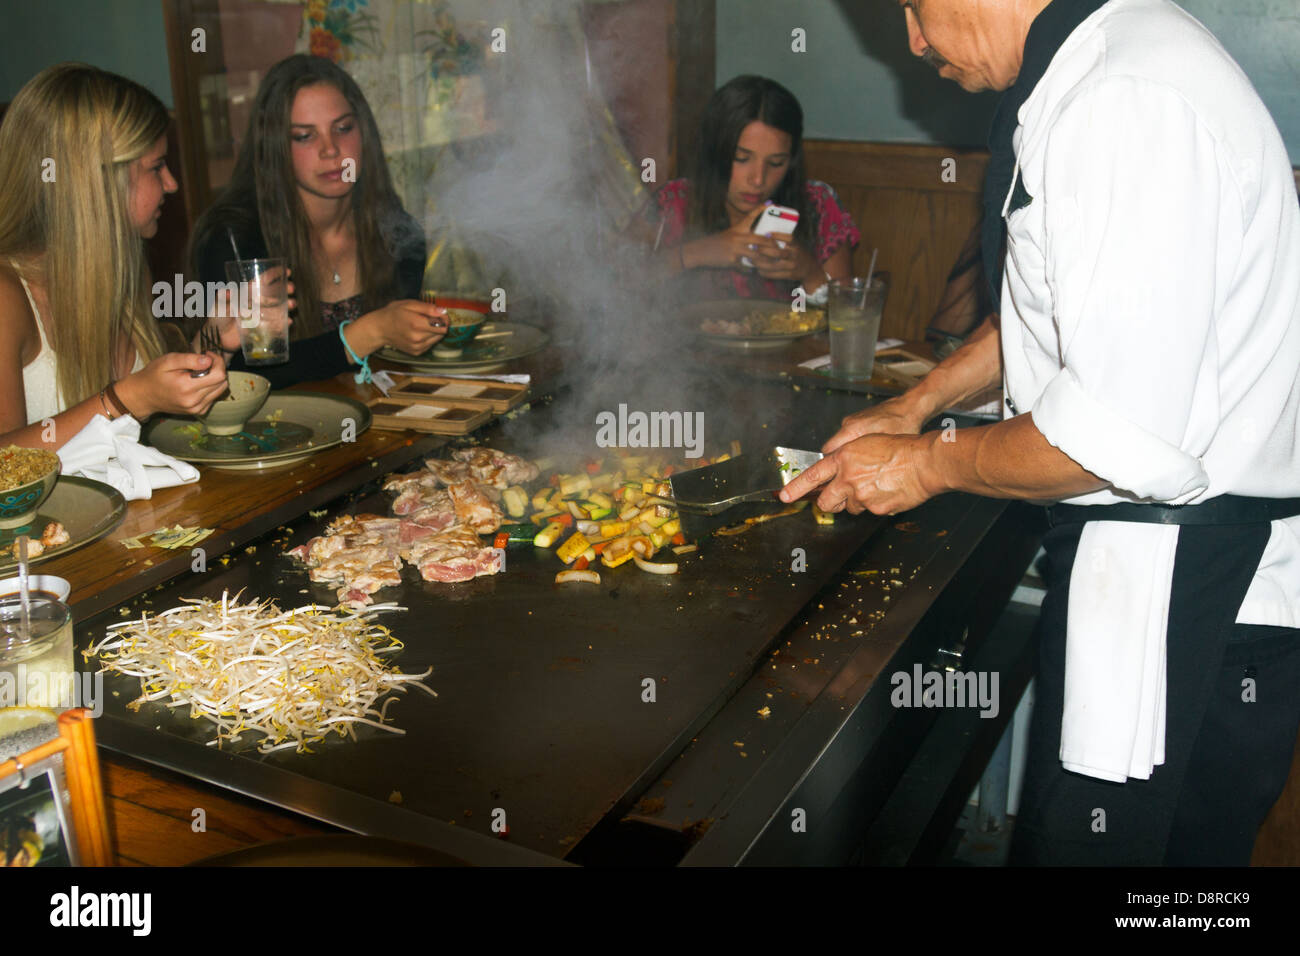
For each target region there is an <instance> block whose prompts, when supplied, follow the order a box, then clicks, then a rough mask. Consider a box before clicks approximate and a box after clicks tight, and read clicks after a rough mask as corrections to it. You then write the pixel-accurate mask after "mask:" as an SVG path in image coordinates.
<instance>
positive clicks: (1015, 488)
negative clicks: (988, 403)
mask: <svg viewBox="0 0 1300 956" xmlns="http://www.w3.org/2000/svg"><path fill="white" fill-rule="evenodd" d="M921 437H922V438H923V439H924V440H925V441H926V445H925V455H924V458H923V462H922V464H921V471H922V476H921V479H922V483H923V484H924V485H925V486H926V488H927V490H929V491H930V493H931V494H932V495H933V494H939V493H941V492H945V491H966V492H970V493H971V494H977V495H984V496H985V497H988V498H1022V499H1027V500H1030V501H1056V500H1060V499H1062V498H1072V497H1074V496H1075V495H1082V494H1086V493H1087V492H1090V491H1097V490H1098V489H1100V488H1105V487H1107V486H1108V484H1109V482H1106V481H1103V480H1102V479H1101V478H1098V477H1097V476H1096V475H1094V474H1093V473H1092V472H1090V471H1086V470H1084V469H1083V468H1082V467H1080V465H1079V464H1078V463H1077V462H1076V461H1075V460H1074V459H1073V458H1071V457H1070V456H1069V455H1067V454H1065V452H1063V451H1061V450H1060V449H1058V448H1056V447H1055V446H1053V445H1052V444H1051V443H1050V442H1048V440H1047V439H1046V438H1045V437H1044V436H1043V433H1042V432H1040V431H1039V430H1038V428H1037V427H1035V425H1034V422H1033V418H1032V417H1031V416H1030V415H1028V414H1026V415H1017V416H1016V417H1015V418H1011V419H1008V420H1007V421H1004V422H998V423H997V424H995V425H984V426H981V427H979V428H962V429H958V430H957V431H955V432H946V433H945V432H931V433H929V434H927V435H924V436H921ZM945 437H946V438H947V440H945Z"/></svg>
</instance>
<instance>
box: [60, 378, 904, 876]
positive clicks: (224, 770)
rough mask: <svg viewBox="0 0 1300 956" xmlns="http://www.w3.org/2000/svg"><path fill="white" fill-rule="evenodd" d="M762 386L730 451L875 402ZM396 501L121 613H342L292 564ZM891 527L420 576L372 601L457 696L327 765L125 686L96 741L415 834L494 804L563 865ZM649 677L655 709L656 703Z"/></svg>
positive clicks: (371, 506) (281, 800)
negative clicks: (193, 603) (266, 746)
mask: <svg viewBox="0 0 1300 956" xmlns="http://www.w3.org/2000/svg"><path fill="white" fill-rule="evenodd" d="M750 388H751V389H753V391H754V392H755V393H757V394H760V395H761V396H762V397H763V398H764V399H765V400H766V403H767V407H768V410H767V412H766V413H762V414H756V413H755V412H754V411H753V410H752V409H751V411H750V412H749V415H748V416H747V417H748V421H746V422H745V423H743V424H742V425H741V426H738V428H739V430H738V431H736V432H731V433H720V431H719V429H718V428H714V430H713V433H712V436H711V440H712V441H716V442H725V441H727V440H729V439H731V438H733V437H734V438H740V439H741V440H742V442H743V443H744V445H745V447H746V448H755V449H757V448H761V447H767V446H771V445H774V444H778V443H783V444H788V445H793V446H795V447H810V448H815V447H818V446H819V445H820V443H821V441H823V440H824V439H825V438H826V437H827V436H828V435H829V434H830V433H831V432H832V431H833V430H834V428H835V426H836V424H837V423H838V422H839V420H840V418H841V417H842V416H843V415H844V414H847V413H848V412H849V411H851V410H853V409H855V408H856V407H860V403H861V398H860V397H857V396H845V395H842V394H831V393H828V392H825V391H823V390H815V391H809V390H805V391H803V392H802V393H796V392H794V391H792V390H791V389H789V388H788V387H776V386H770V387H769V386H761V387H755V386H752V385H751V386H750ZM753 407H755V408H756V407H758V403H757V402H756V403H754V406H753ZM554 411H555V406H552V407H550V408H546V409H541V410H534V411H532V412H530V413H528V414H526V415H523V416H520V417H519V418H518V419H516V420H515V421H513V422H511V423H508V424H507V425H505V426H504V427H498V428H495V429H492V430H489V431H487V432H486V433H485V434H484V435H483V436H482V440H483V442H484V443H486V444H489V445H493V446H495V447H500V448H503V449H505V450H511V451H519V452H521V453H524V454H530V453H532V454H537V453H538V452H539V449H542V450H544V449H545V448H546V447H547V445H546V442H545V441H543V440H542V439H540V438H538V437H536V436H543V435H547V434H550V433H553V428H552V425H553V423H552V422H551V420H550V419H551V416H552V415H553V414H554ZM760 417H761V418H763V419H764V420H763V421H762V422H760V421H757V420H756V418H760ZM810 423H816V424H815V425H814V424H810ZM764 426H766V427H764ZM724 447H725V446H724ZM543 453H544V451H543ZM443 457H445V453H444V454H443ZM563 467H564V466H563V465H562V466H561V468H563ZM376 477H377V478H381V477H382V476H376ZM391 501H392V497H391V495H388V494H384V493H382V492H380V491H378V485H377V483H372V484H370V485H368V486H366V487H364V488H363V489H362V490H361V492H359V493H357V494H356V495H353V496H350V497H348V498H345V499H342V500H340V501H338V502H335V503H334V505H332V506H331V507H330V508H329V510H328V513H327V514H326V515H324V516H323V517H320V518H318V519H313V518H310V517H304V518H302V519H299V520H298V521H296V522H294V523H292V524H290V525H288V526H287V530H286V531H280V532H273V533H271V534H269V535H267V536H266V537H264V538H263V539H261V540H260V541H259V542H258V543H257V545H256V547H255V549H248V550H245V549H241V550H240V551H238V552H235V553H234V554H233V555H232V556H231V559H230V561H229V564H228V565H223V564H222V563H221V562H220V560H218V559H217V558H216V557H215V556H213V557H210V558H209V564H208V571H207V572H206V573H201V574H193V575H190V576H186V577H182V578H180V579H178V580H175V581H173V582H170V583H169V584H167V585H164V586H162V587H160V588H158V589H155V590H154V591H152V592H148V593H146V594H145V595H143V596H141V597H140V598H137V599H136V600H134V601H133V602H131V603H130V604H128V605H125V606H124V608H125V610H126V611H129V613H130V614H132V615H135V616H138V615H139V614H140V613H141V611H142V610H148V611H161V610H165V609H166V608H169V607H173V606H175V605H177V604H179V603H181V599H182V598H198V597H212V598H216V599H220V596H221V594H222V592H223V590H224V591H229V592H230V593H231V594H232V595H233V594H235V593H236V592H239V591H243V592H244V598H245V599H249V598H260V599H272V600H274V601H275V602H276V603H277V604H279V605H280V607H282V608H288V607H294V606H299V605H302V604H305V603H308V602H310V601H316V602H317V603H320V604H325V605H332V604H333V603H334V594H333V589H332V588H330V587H326V586H321V585H312V584H311V583H310V582H309V581H308V579H307V574H306V571H305V570H304V569H302V568H301V567H300V566H298V565H297V564H296V563H295V562H293V561H292V560H291V559H289V558H288V557H285V556H284V555H283V552H284V551H286V550H288V549H289V548H291V547H294V546H296V545H299V544H302V543H304V542H306V541H307V540H309V539H310V538H311V537H313V536H315V535H317V534H319V533H320V532H321V530H322V529H323V528H324V526H325V524H327V523H328V522H329V521H330V520H331V519H333V518H335V517H337V516H338V515H340V514H344V513H362V512H373V513H377V514H387V513H389V505H390V503H391ZM763 510H767V511H771V510H775V509H774V508H771V507H768V508H764V507H758V508H754V507H745V508H737V509H734V510H732V511H730V512H727V513H726V515H724V516H721V518H722V520H724V521H725V522H726V523H730V524H734V523H736V522H738V521H740V520H742V519H743V517H744V516H745V515H747V514H754V513H756V511H763ZM880 524H881V522H880V521H879V519H873V518H872V517H871V516H864V517H862V518H851V517H848V516H842V517H841V518H840V519H839V520H838V521H837V522H836V523H835V524H834V525H833V526H818V525H817V524H816V523H815V522H814V521H813V518H812V515H811V514H810V513H809V511H807V510H805V511H804V512H802V513H800V514H797V515H792V516H789V517H782V518H779V519H776V520H774V521H771V522H767V523H764V524H761V525H758V526H756V527H754V528H752V529H751V530H749V531H748V532H747V533H745V534H741V535H738V536H735V537H729V538H718V537H709V538H706V539H705V540H702V541H701V542H700V544H701V547H700V550H699V552H697V553H695V554H690V555H685V556H683V558H682V560H681V570H680V573H679V574H677V575H675V576H671V577H663V576H658V575H652V574H646V573H643V572H641V571H639V570H638V569H637V568H636V567H635V566H634V565H632V564H631V563H629V564H627V565H624V566H622V567H620V568H617V569H613V570H611V569H608V568H604V567H602V566H599V565H597V568H598V569H599V570H600V572H601V577H602V582H601V584H600V585H599V586H591V585H567V586H566V585H556V584H555V583H554V576H555V573H556V571H557V570H560V569H562V567H563V565H562V564H561V563H560V562H559V560H558V559H557V558H556V556H555V554H554V551H553V549H551V550H541V549H536V548H533V547H532V546H531V545H527V544H524V545H515V544H512V545H511V546H510V548H509V550H508V560H507V567H506V572H505V573H504V574H501V575H495V576H492V577H485V578H478V579H476V580H473V581H470V582H466V583H461V584H454V585H445V584H434V583H427V582H424V581H421V580H420V579H419V577H418V575H417V574H416V572H415V570H414V569H412V568H409V567H408V568H404V570H403V585H402V586H401V587H397V588H387V589H384V590H382V591H380V592H378V593H377V594H376V595H375V600H376V601H377V602H385V601H395V602H397V603H399V604H401V605H403V606H404V607H406V608H408V610H406V611H403V612H395V613H386V614H383V615H381V616H380V617H379V618H378V620H379V621H380V622H381V623H384V624H386V625H387V626H388V627H390V628H391V629H392V631H393V633H394V634H395V636H397V637H398V638H399V639H400V640H402V641H403V642H404V643H405V645H406V646H405V649H404V650H403V651H402V652H401V653H400V654H397V655H392V656H391V657H390V658H389V660H390V661H391V663H392V664H393V666H395V667H396V668H398V669H400V670H402V671H404V672H406V673H420V672H422V671H424V670H425V669H426V668H428V667H432V668H433V673H432V675H431V676H430V677H429V678H427V680H426V682H427V683H428V685H429V686H430V687H432V688H433V689H434V690H436V691H437V692H438V695H439V696H438V698H437V699H432V698H430V697H428V696H427V695H424V694H420V693H419V692H408V693H406V694H405V695H403V696H402V698H401V699H400V700H399V701H398V702H397V703H395V704H393V705H392V706H391V707H390V708H389V712H388V716H389V723H390V724H392V725H394V726H397V727H400V728H402V729H403V730H405V731H406V733H405V735H404V736H396V735H390V734H386V733H383V732H381V731H377V730H373V729H370V728H364V727H362V728H359V730H358V736H359V738H360V739H359V740H357V741H351V740H347V739H345V738H341V737H333V736H331V737H330V738H329V739H328V740H327V741H326V742H324V743H321V744H319V745H315V746H314V748H313V749H314V751H315V752H313V753H310V754H297V753H295V752H293V751H292V750H288V751H282V752H278V753H274V754H271V755H268V756H260V755H258V754H257V753H256V749H255V748H256V743H257V740H256V739H250V740H248V741H247V742H246V743H245V742H241V743H239V744H236V745H235V747H234V748H233V749H232V748H230V747H227V748H226V749H224V750H218V749H217V748H216V747H215V746H207V744H208V742H209V741H210V740H212V739H213V736H214V733H213V729H212V727H211V726H210V725H209V724H208V723H207V722H206V721H202V720H194V719H191V717H190V716H189V714H188V710H187V709H185V708H181V709H178V710H172V709H169V708H167V707H165V706H163V705H162V704H160V703H151V704H146V705H144V706H143V707H141V709H140V710H139V711H138V712H132V711H129V710H127V708H126V705H127V704H128V703H129V702H130V701H132V700H134V699H135V698H136V697H137V696H138V694H139V690H138V682H137V681H135V680H133V679H132V680H128V679H125V678H121V677H114V676H110V677H107V678H106V680H105V689H106V691H107V694H106V697H107V703H106V708H105V716H104V719H103V720H101V721H100V722H99V728H100V729H99V730H98V733H99V736H100V739H101V741H102V742H104V743H105V744H107V745H109V746H111V747H114V748H116V749H121V750H125V751H128V752H131V753H135V754H137V755H139V756H142V757H144V758H145V759H148V760H152V761H154V762H156V763H160V764H163V765H165V766H168V767H171V768H173V769H177V770H180V771H182V772H186V773H190V774H192V775H195V776H198V777H200V778H202V779H205V780H210V781H213V782H216V783H221V784H223V785H225V786H230V787H232V788H234V789H237V790H240V791H242V792H245V793H249V794H252V795H254V796H258V797H261V798H263V799H267V800H269V801H271V802H274V803H277V804H279V805H282V806H286V807H289V808H292V809H296V810H299V811H300V812H304V813H307V814H309V815H312V816H316V817H319V818H322V819H326V820H329V821H331V822H335V823H338V824H339V825H341V826H345V827H348V828H351V829H359V830H363V831H366V832H377V833H382V834H383V835H388V836H393V837H397V838H403V839H408V840H412V841H414V842H426V843H435V842H441V837H440V836H439V833H440V832H441V831H440V827H441V825H442V824H454V825H455V827H456V828H457V829H458V830H459V829H462V828H465V829H468V830H470V831H477V832H478V833H480V834H484V835H488V836H497V835H499V834H496V833H494V832H493V829H492V823H493V820H494V811H500V810H503V811H504V813H505V823H506V824H507V825H508V827H509V832H508V837H509V842H510V844H512V845H513V846H516V847H522V848H527V849H531V850H534V851H537V852H539V853H540V854H544V855H546V856H549V857H563V856H564V854H566V853H567V852H568V850H569V849H570V848H571V847H572V846H574V845H575V844H576V843H577V841H579V840H580V839H582V837H583V836H584V835H586V834H587V833H588V832H589V831H590V830H591V829H592V828H593V827H594V826H595V825H596V824H597V823H598V822H600V821H601V820H602V819H603V818H606V816H607V815H609V814H610V813H611V811H615V810H617V811H620V812H622V811H623V810H625V809H626V808H627V806H628V805H629V803H630V802H631V801H633V800H635V799H636V798H637V796H638V795H639V793H640V791H641V789H643V788H644V786H645V785H646V783H648V782H649V781H650V780H652V779H654V777H656V776H657V775H658V774H659V773H661V772H662V770H663V769H664V768H665V767H666V766H667V764H668V763H669V762H670V761H671V760H673V759H674V758H675V757H676V756H677V755H678V754H679V753H680V752H681V751H682V750H683V749H684V748H685V747H686V746H687V744H688V743H689V741H690V739H691V737H692V736H693V735H694V734H696V733H697V732H698V731H699V730H700V729H701V728H702V727H703V726H704V725H705V724H706V723H707V722H708V720H709V719H710V718H711V717H712V715H713V714H714V713H716V712H717V711H718V710H719V709H720V708H721V707H722V706H723V704H724V703H725V702H726V701H727V699H728V698H729V697H730V696H731V695H732V694H734V693H735V691H736V689H737V688H738V687H740V686H741V685H742V684H743V683H744V682H745V681H746V680H747V679H748V678H749V677H750V675H751V674H752V673H753V671H754V669H755V668H756V667H757V666H758V664H759V663H760V662H761V661H762V659H763V657H764V652H765V651H767V650H768V649H769V648H770V647H771V646H772V645H773V643H774V641H775V640H776V638H777V635H778V634H780V632H781V630H782V628H783V627H784V626H785V625H786V624H787V623H788V622H790V621H791V620H792V619H793V618H794V617H795V615H796V614H797V613H798V612H799V611H800V609H801V608H802V607H803V606H804V605H805V604H806V603H807V602H808V601H809V599H810V598H811V597H812V596H813V595H815V594H816V593H817V592H818V590H819V589H821V588H822V587H823V586H824V585H825V584H826V583H827V582H828V581H829V580H830V579H831V578H832V577H833V576H834V575H835V574H836V572H837V571H838V569H839V568H840V567H841V566H842V565H843V564H844V563H845V562H846V561H847V560H848V559H849V558H850V557H851V556H852V554H853V553H854V552H855V551H856V550H857V549H858V548H859V547H860V546H861V545H862V544H863V542H864V541H866V540H867V538H868V537H870V536H871V534H872V533H873V532H874V531H875V530H876V529H877V528H878V527H880ZM796 548H801V549H803V550H804V552H805V553H806V562H807V564H806V566H807V570H805V571H792V570H791V564H792V553H793V552H794V549H796ZM124 616H125V615H124V614H123V613H121V612H120V611H111V612H105V613H104V614H101V615H99V616H97V617H95V618H92V619H90V620H89V621H87V622H84V623H83V624H82V625H80V626H79V627H78V646H79V649H83V650H84V649H85V647H86V646H87V645H88V643H89V642H90V641H92V640H99V639H100V638H101V637H102V636H103V633H104V627H105V626H106V625H107V624H109V623H112V622H116V621H120V620H122V619H123V617H124ZM647 679H650V680H652V681H653V689H654V696H655V699H654V702H646V701H644V700H643V694H644V693H645V691H644V687H645V684H644V682H645V681H646V680H647ZM253 736H254V737H256V735H253ZM399 795H400V796H399ZM495 815H496V817H498V818H499V816H500V814H499V813H496V814H495ZM432 821H438V822H439V825H438V826H434V827H431V826H430V823H431V822H432Z"/></svg>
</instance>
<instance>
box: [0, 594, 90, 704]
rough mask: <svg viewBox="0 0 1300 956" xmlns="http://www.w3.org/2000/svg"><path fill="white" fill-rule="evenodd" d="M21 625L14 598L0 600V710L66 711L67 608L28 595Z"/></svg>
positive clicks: (72, 672) (70, 677) (70, 671)
mask: <svg viewBox="0 0 1300 956" xmlns="http://www.w3.org/2000/svg"><path fill="white" fill-rule="evenodd" d="M28 612H29V613H28V626H27V628H26V629H24V627H23V619H22V602H21V599H20V598H13V597H9V598H4V599H3V600H0V712H3V708H5V707H49V708H52V709H55V710H66V709H67V708H69V707H71V706H73V704H74V703H75V701H74V699H73V690H74V687H73V683H72V682H73V681H74V680H75V677H76V666H75V661H74V658H73V648H72V612H71V611H70V610H68V606H67V605H66V604H64V603H63V602H62V601H54V600H50V599H48V598H43V597H36V596H34V595H33V596H31V597H30V599H29V601H28Z"/></svg>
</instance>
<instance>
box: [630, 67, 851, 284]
mask: <svg viewBox="0 0 1300 956" xmlns="http://www.w3.org/2000/svg"><path fill="white" fill-rule="evenodd" d="M699 144H700V145H699V149H698V150H697V152H696V156H695V161H694V166H693V170H694V171H693V174H692V176H691V177H690V178H689V179H676V180H673V181H672V182H669V183H667V184H665V185H664V186H663V187H662V188H661V189H660V190H659V191H658V192H657V193H656V194H655V197H654V200H653V201H652V202H651V203H649V204H648V206H647V211H646V217H645V219H644V221H643V222H642V223H641V225H640V227H639V230H638V231H639V232H640V233H641V234H642V235H644V236H647V237H650V236H654V237H657V249H658V251H657V253H656V257H657V259H658V261H659V263H660V264H661V265H663V266H664V267H665V268H667V269H668V270H670V271H674V272H681V273H685V274H686V275H685V280H686V282H687V284H688V287H689V288H690V290H691V291H692V293H693V294H694V297H696V298H701V299H717V298H730V297H743V298H772V299H782V298H789V296H790V293H791V292H792V290H793V289H794V288H795V287H796V286H803V287H804V289H805V290H806V291H808V292H809V293H812V292H815V291H816V290H818V289H820V288H821V287H822V286H823V285H825V284H826V283H827V282H828V281H829V280H831V279H841V278H847V277H849V276H850V275H852V268H853V266H852V255H853V247H854V246H856V245H857V243H858V241H859V238H860V236H859V233H858V229H857V227H856V226H855V225H854V223H853V219H852V217H850V216H849V214H848V213H847V212H846V211H845V210H844V209H843V207H841V206H840V204H839V200H838V198H837V197H836V195H835V192H834V190H832V189H831V187H830V186H828V185H826V184H825V183H822V182H818V181H816V180H809V179H807V178H806V176H805V173H804V156H803V109H802V108H801V107H800V106H799V101H798V100H797V99H796V98H795V96H794V94H792V93H791V92H790V91H789V90H787V89H786V88H785V87H783V86H781V85H780V84H779V83H776V82H775V81H773V80H769V79H767V78H765V77H761V76H738V77H736V78H735V79H734V80H731V81H730V82H729V83H727V84H726V85H725V86H722V87H720V88H719V89H718V90H717V92H715V93H714V94H713V96H712V97H711V98H710V100H709V102H708V105H707V106H706V107H705V110H704V117H703V120H702V122H701V125H700V136H699ZM771 204H776V205H779V206H784V207H788V208H789V209H792V210H794V211H795V212H797V213H798V216H799V222H798V226H797V227H796V228H795V230H794V233H793V235H792V236H781V235H775V236H760V235H757V234H756V233H755V232H754V231H753V228H754V225H755V222H756V221H757V220H758V219H759V217H760V216H761V215H762V214H763V211H764V209H765V208H766V207H767V206H769V205H771ZM647 241H648V239H647Z"/></svg>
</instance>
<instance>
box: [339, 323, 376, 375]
mask: <svg viewBox="0 0 1300 956" xmlns="http://www.w3.org/2000/svg"><path fill="white" fill-rule="evenodd" d="M351 324H352V320H351V319H347V320H345V321H343V322H340V323H339V341H340V342H342V343H343V351H345V352H347V353H348V358H350V359H351V360H352V362H353V363H354V364H356V365H360V366H361V371H359V372H357V374H356V376H355V380H356V383H357V384H358V385H364V384H365V383H366V382H369V381H370V379H371V377H372V376H371V374H370V356H368V355H367V356H366V357H365V358H361V357H360V356H359V355H357V353H356V352H354V351H352V346H350V345H348V340H347V336H345V335H344V334H343V330H344V329H346V328H347V327H348V326H349V325H351Z"/></svg>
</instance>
